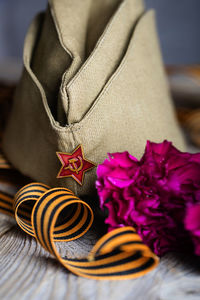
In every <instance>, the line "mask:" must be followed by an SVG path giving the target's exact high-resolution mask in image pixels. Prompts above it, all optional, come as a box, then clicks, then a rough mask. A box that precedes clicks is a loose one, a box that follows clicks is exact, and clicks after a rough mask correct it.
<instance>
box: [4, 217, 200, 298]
mask: <svg viewBox="0 0 200 300" xmlns="http://www.w3.org/2000/svg"><path fill="white" fill-rule="evenodd" d="M95 240H96V237H95V236H94V234H93V233H88V234H87V235H86V236H84V237H82V238H80V239H79V240H77V241H73V242H68V243H58V248H59V250H60V251H61V253H62V255H67V256H73V255H79V256H85V255H86V254H87V253H88V251H89V250H90V249H91V247H92V245H93V244H94V243H95ZM0 299H2V300H10V299H20V300H36V299H37V300H41V299H42V300H46V299H56V300H61V299H69V300H75V299H76V300H77V299H79V300H90V299H92V300H93V299H103V300H106V299H109V300H112V299H113V300H118V299H120V300H123V299H131V300H134V299H137V300H143V299H144V300H157V299H162V300H184V299H187V300H195V299H196V300H197V299H198V300H199V299H200V259H197V258H195V257H187V256H184V255H181V254H173V253H171V254H168V255H166V256H165V257H163V258H162V260H161V262H160V264H159V266H158V267H157V268H156V269H155V270H154V271H152V272H150V273H148V274H147V275H145V276H144V277H141V278H138V279H132V280H122V281H96V280H91V279H85V278H81V277H77V276H76V275H73V274H72V273H69V272H68V271H67V270H66V269H64V268H63V267H62V266H61V265H60V264H59V263H58V262H57V261H56V260H55V259H54V258H52V257H51V256H50V255H49V254H48V253H47V252H46V251H45V250H44V249H43V248H42V247H40V245H39V244H38V243H37V242H36V241H35V239H34V238H32V237H30V236H28V235H27V234H25V233H24V232H22V231H21V229H20V228H19V227H18V225H17V224H16V223H15V221H14V220H13V219H12V218H11V217H7V216H5V215H3V214H0Z"/></svg>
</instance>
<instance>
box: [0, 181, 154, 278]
mask: <svg viewBox="0 0 200 300" xmlns="http://www.w3.org/2000/svg"><path fill="white" fill-rule="evenodd" d="M0 211H2V212H4V213H6V214H8V215H14V216H15V219H16V221H17V223H18V225H19V226H20V227H21V228H22V230H24V231H25V232H26V233H28V234H29V235H31V236H34V237H35V238H36V239H37V240H38V241H39V243H40V244H41V245H42V246H43V247H44V248H45V249H46V250H47V251H49V252H50V253H51V254H52V255H54V256H55V257H56V258H57V259H58V261H59V262H60V263H61V264H62V265H63V266H64V267H65V268H67V269H69V270H71V271H72V272H73V273H75V274H77V275H79V276H83V277H87V278H91V279H112V280H113V279H115V280H120V279H130V278H135V277H139V276H142V275H144V274H146V273H148V272H149V271H150V270H152V269H153V268H155V266H156V265H157V264H158V261H159V259H158V257H157V256H156V255H155V254H153V253H152V252H151V250H150V249H149V248H148V247H147V246H146V245H145V244H144V243H143V242H142V240H141V238H140V237H139V235H138V234H137V233H136V231H135V229H134V228H132V227H122V228H118V229H115V230H113V231H111V232H109V233H107V234H106V235H104V236H103V237H102V238H101V239H100V240H99V241H98V242H97V243H96V245H95V246H94V247H93V249H92V251H91V252H90V254H89V256H88V257H87V258H84V259H70V258H66V257H65V258H63V257H61V256H60V254H59V252H58V250H57V248H56V245H55V242H58V241H71V240H75V239H77V238H79V237H81V236H83V235H84V234H85V233H86V232H87V231H88V230H89V228H90V227H91V225H92V223H93V219H94V215H93V211H92V209H91V207H90V206H89V205H88V204H87V203H86V202H85V201H83V200H81V199H79V198H78V197H76V196H75V195H74V193H73V192H72V191H70V190H68V189H66V188H63V187H58V188H53V189H51V188H50V187H48V186H47V185H45V184H41V183H31V184H28V185H26V186H25V187H23V188H22V189H21V190H19V191H18V193H17V194H16V196H15V198H14V199H12V197H10V196H9V195H6V194H5V193H3V192H1V193H0Z"/></svg>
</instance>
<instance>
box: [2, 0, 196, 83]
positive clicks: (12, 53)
mask: <svg viewBox="0 0 200 300" xmlns="http://www.w3.org/2000/svg"><path fill="white" fill-rule="evenodd" d="M145 2H146V5H147V7H148V8H154V9H155V10H156V14H157V24H158V32H159V37H160V42H161V47H162V52H163V57H164V61H165V63H166V64H170V65H171V64H194V63H198V62H200V38H199V28H200V0H145ZM46 5H47V0H29V1H27V0H0V70H2V69H3V70H4V72H3V73H4V74H1V76H4V77H6V76H8V77H10V76H11V77H13V78H15V77H16V76H18V71H19V70H20V66H21V58H22V51H23V41H24V37H25V34H26V31H27V28H28V25H29V24H30V22H31V20H32V18H33V17H34V15H35V14H36V13H37V12H39V11H41V10H44V9H45V7H46ZM9 65H12V68H11V69H12V72H14V71H13V70H15V72H14V74H7V73H9ZM5 66H7V68H5ZM14 66H15V68H14ZM6 69H7V70H6Z"/></svg>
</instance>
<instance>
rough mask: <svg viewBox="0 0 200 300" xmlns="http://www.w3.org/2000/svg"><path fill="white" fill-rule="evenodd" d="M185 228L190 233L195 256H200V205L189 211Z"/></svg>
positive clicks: (192, 207) (190, 208)
mask: <svg viewBox="0 0 200 300" xmlns="http://www.w3.org/2000/svg"><path fill="white" fill-rule="evenodd" d="M185 228H186V229H187V230H189V231H190V234H191V236H192V240H193V243H194V246H195V254H197V255H200V203H198V204H195V205H193V206H191V207H189V208H188V209H187V212H186V217H185Z"/></svg>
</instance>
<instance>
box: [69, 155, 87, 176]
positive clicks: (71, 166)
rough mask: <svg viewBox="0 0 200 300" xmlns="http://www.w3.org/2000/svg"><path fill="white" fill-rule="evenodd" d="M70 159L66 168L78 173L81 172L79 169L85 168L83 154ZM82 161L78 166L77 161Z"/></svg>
mask: <svg viewBox="0 0 200 300" xmlns="http://www.w3.org/2000/svg"><path fill="white" fill-rule="evenodd" d="M68 161H69V165H68V166H67V167H65V170H67V169H69V170H70V171H72V172H75V173H76V174H78V173H79V171H81V170H82V168H83V159H82V157H81V156H78V158H76V157H75V158H71V159H69V160H68ZM78 161H80V166H79V167H78V166H77V164H76V163H77V162H78Z"/></svg>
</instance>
